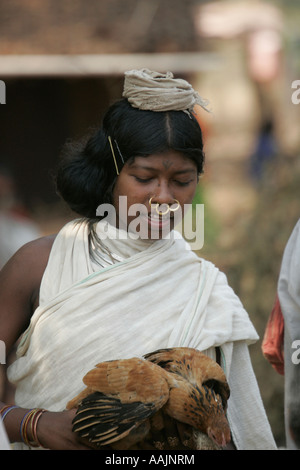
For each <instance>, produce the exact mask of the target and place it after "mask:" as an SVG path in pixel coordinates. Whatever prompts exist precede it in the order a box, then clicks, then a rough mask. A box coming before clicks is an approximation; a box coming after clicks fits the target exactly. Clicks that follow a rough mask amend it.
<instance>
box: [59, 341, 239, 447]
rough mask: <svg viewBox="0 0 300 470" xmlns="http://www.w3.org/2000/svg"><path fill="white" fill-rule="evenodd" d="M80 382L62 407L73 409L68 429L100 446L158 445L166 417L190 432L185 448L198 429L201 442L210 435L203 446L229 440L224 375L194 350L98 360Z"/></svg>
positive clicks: (194, 437) (204, 356) (213, 363)
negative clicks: (69, 399)
mask: <svg viewBox="0 0 300 470" xmlns="http://www.w3.org/2000/svg"><path fill="white" fill-rule="evenodd" d="M83 382H84V384H85V385H86V388H85V389H84V390H83V391H82V392H81V393H79V395H77V396H76V397H75V398H73V399H72V400H71V401H70V402H69V403H68V404H67V409H72V408H77V412H76V416H75V418H74V420H73V431H74V432H77V433H78V434H79V435H80V436H81V438H83V439H87V440H88V441H89V442H90V443H91V444H92V445H95V446H99V448H106V447H107V446H110V447H111V448H114V449H128V448H133V447H132V446H134V445H136V444H140V445H141V446H143V443H145V442H147V441H149V440H152V441H157V442H158V444H157V445H163V444H162V443H159V441H161V440H162V439H163V438H162V437H161V435H162V432H163V431H164V428H165V427H166V424H165V423H166V420H167V418H168V419H169V420H170V419H171V420H173V423H174V422H175V423H177V425H178V424H182V423H185V425H187V430H189V432H190V435H192V434H193V438H192V439H191V440H190V443H189V444H187V446H188V447H192V448H193V447H194V446H195V445H196V446H197V444H195V440H197V436H196V434H197V433H198V434H199V433H201V436H202V437H201V439H202V440H203V436H205V437H207V436H209V440H210V442H211V443H213V446H209V447H208V448H223V447H224V446H226V444H227V443H228V442H229V441H230V429H229V425H228V421H227V419H226V407H227V401H228V399H229V395H230V390H229V386H228V384H227V381H226V377H225V374H224V372H223V370H222V368H221V367H220V366H219V365H218V364H217V363H216V362H215V361H213V360H212V359H210V358H208V357H207V356H206V355H204V354H203V353H201V352H200V351H198V350H196V349H193V348H170V349H161V350H157V351H154V352H152V353H149V354H146V355H145V356H144V358H143V359H140V358H131V359H122V360H113V361H106V362H102V363H99V364H97V365H96V367H95V368H94V369H92V370H91V371H89V372H88V373H87V374H86V375H85V377H84V378H83ZM173 426H174V425H173ZM172 448H176V447H174V445H173V446H172Z"/></svg>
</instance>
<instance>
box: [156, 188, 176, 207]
mask: <svg viewBox="0 0 300 470" xmlns="http://www.w3.org/2000/svg"><path fill="white" fill-rule="evenodd" d="M174 200H175V198H174V196H173V194H172V193H171V191H170V190H169V187H168V185H167V184H166V183H165V184H162V183H161V184H160V185H159V186H158V187H157V188H156V190H155V194H153V196H152V202H153V203H156V204H169V205H170V204H173V203H174Z"/></svg>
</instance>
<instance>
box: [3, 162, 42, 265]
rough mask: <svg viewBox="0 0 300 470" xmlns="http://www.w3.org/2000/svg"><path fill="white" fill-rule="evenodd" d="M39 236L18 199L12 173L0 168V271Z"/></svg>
mask: <svg viewBox="0 0 300 470" xmlns="http://www.w3.org/2000/svg"><path fill="white" fill-rule="evenodd" d="M39 236H40V232H39V228H38V226H37V225H36V224H35V223H34V222H33V221H32V220H31V218H30V215H29V212H28V211H27V210H26V208H25V207H24V205H23V204H22V202H21V201H20V200H19V199H18V196H17V188H16V184H15V180H14V177H13V175H12V173H11V171H10V170H9V169H8V168H6V167H5V166H0V269H1V268H2V267H3V266H4V264H5V263H6V262H7V261H8V260H9V258H11V256H12V255H13V254H14V253H15V252H16V251H17V250H18V249H19V248H20V247H21V246H22V245H24V244H25V243H27V242H29V241H31V240H34V239H35V238H38V237H39Z"/></svg>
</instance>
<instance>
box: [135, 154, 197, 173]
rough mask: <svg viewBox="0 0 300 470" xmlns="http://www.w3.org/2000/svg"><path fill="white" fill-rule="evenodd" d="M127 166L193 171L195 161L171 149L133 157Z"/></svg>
mask: <svg viewBox="0 0 300 470" xmlns="http://www.w3.org/2000/svg"><path fill="white" fill-rule="evenodd" d="M128 163H129V162H128ZM129 166H130V168H131V169H134V168H137V169H140V168H141V169H145V170H154V169H160V168H162V169H169V168H172V169H174V168H176V169H180V170H182V171H184V170H185V171H195V169H196V164H195V162H193V161H192V160H191V159H190V158H188V157H187V156H186V155H183V154H181V153H179V152H176V151H173V150H170V151H167V152H161V153H157V154H153V155H147V156H143V157H135V158H134V159H133V161H131V162H130V163H129Z"/></svg>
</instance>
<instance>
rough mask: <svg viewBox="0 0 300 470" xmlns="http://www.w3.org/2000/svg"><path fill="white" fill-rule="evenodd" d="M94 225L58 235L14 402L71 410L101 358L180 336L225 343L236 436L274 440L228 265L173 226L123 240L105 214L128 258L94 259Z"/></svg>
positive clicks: (250, 444) (196, 343)
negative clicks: (153, 236)
mask: <svg viewBox="0 0 300 470" xmlns="http://www.w3.org/2000/svg"><path fill="white" fill-rule="evenodd" d="M107 230H108V232H107ZM88 232H89V228H88V224H87V221H86V220H79V221H73V222H71V223H69V224H67V225H66V226H65V227H64V228H63V229H62V230H61V231H60V233H59V234H58V236H57V237H56V240H55V242H54V245H53V248H52V250H51V253H50V258H49V262H48V265H47V268H46V270H45V273H44V276H43V279H42V284H41V289H40V306H39V307H38V308H37V310H36V311H35V312H34V314H33V316H32V319H31V323H30V326H29V328H28V330H27V331H26V332H25V334H24V336H23V339H22V341H21V344H20V346H19V348H18V353H17V354H18V358H17V360H16V361H15V363H14V364H12V365H11V366H10V368H9V379H10V380H11V381H12V382H13V383H15V384H16V387H17V390H16V402H17V403H18V404H19V405H20V406H24V407H43V408H47V409H48V410H52V411H59V410H63V409H65V406H66V403H67V402H68V401H69V400H70V399H71V398H73V397H74V396H75V395H76V394H77V393H78V392H79V391H81V390H82V389H83V388H84V385H83V383H82V377H83V376H84V374H85V373H86V372H87V371H88V370H90V369H91V368H92V367H94V366H95V365H96V364H97V363H98V362H101V361H105V360H111V359H119V358H125V357H127V358H128V357H134V356H142V355H143V354H145V353H148V352H150V351H153V350H155V349H158V348H165V347H172V346H189V347H194V348H198V349H199V350H201V351H205V352H206V353H207V354H209V355H210V356H211V357H214V354H215V352H214V351H215V349H214V348H215V346H220V345H221V346H222V365H223V367H224V370H225V372H226V375H227V377H228V381H229V385H230V387H231V398H230V399H229V408H228V418H229V421H230V424H231V429H232V435H233V440H234V443H235V445H236V446H237V448H238V449H273V448H275V444H274V440H273V437H272V434H271V430H270V426H269V423H268V420H267V418H266V415H265V411H264V408H263V404H262V401H261V398H260V394H259V390H258V387H257V383H256V379H255V377H254V374H253V371H252V367H251V363H250V359H249V354H248V348H247V345H248V344H251V343H253V342H255V341H256V340H257V338H258V337H257V333H256V331H255V329H254V327H253V325H252V323H251V322H250V320H249V317H248V314H247V313H246V311H245V310H244V308H243V306H242V304H241V302H240V300H239V299H238V298H237V296H236V295H235V294H234V292H233V291H232V289H231V288H230V287H229V286H228V284H227V281H226V277H225V275H224V274H223V273H221V272H220V271H219V270H218V269H217V268H216V267H215V266H214V265H213V264H212V263H210V262H208V261H205V260H204V259H200V258H199V257H197V256H196V255H195V254H194V253H193V252H192V251H189V250H188V249H187V246H186V243H185V241H184V240H183V239H182V238H180V237H178V236H176V237H174V232H173V234H172V236H171V237H169V238H168V239H167V238H166V239H163V240H156V241H154V242H153V241H152V242H151V241H149V240H141V239H139V240H131V239H130V238H128V237H127V239H126V240H124V239H120V237H119V235H120V233H121V232H120V231H118V230H116V229H115V228H113V227H112V226H109V225H108V224H106V223H105V222H101V223H99V224H98V225H97V233H98V235H99V236H100V237H101V234H102V236H103V234H104V233H105V234H106V235H108V236H109V238H107V239H106V240H105V244H106V246H108V248H109V249H110V250H111V252H113V253H116V254H117V255H118V258H119V259H120V260H121V261H119V262H117V263H116V264H113V265H110V266H107V267H104V268H103V267H102V268H100V267H99V266H97V265H95V263H93V262H92V260H91V256H90V252H89V243H88ZM122 235H124V234H122Z"/></svg>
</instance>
